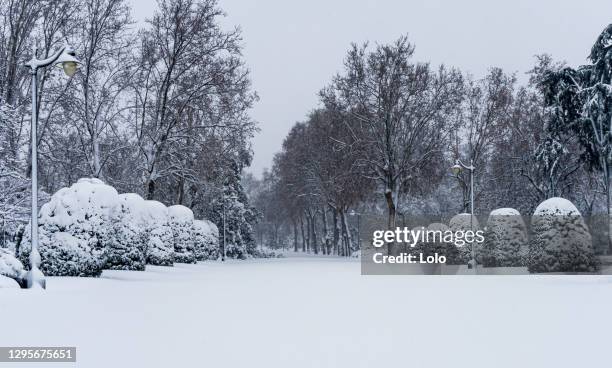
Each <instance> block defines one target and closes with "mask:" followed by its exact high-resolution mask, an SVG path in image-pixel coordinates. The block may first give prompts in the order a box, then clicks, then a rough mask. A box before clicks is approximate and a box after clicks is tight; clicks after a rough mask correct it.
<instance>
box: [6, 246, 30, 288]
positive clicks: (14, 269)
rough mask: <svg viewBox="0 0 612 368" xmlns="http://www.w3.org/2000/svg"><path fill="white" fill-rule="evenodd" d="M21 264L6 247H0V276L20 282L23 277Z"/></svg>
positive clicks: (23, 272) (23, 271)
mask: <svg viewBox="0 0 612 368" xmlns="http://www.w3.org/2000/svg"><path fill="white" fill-rule="evenodd" d="M25 273H26V272H25V270H24V269H23V264H21V262H20V261H19V260H18V259H17V258H15V256H14V255H13V253H11V252H10V251H9V250H8V249H4V248H0V276H6V277H10V278H12V279H14V280H15V281H17V282H18V283H22V282H23V281H24V279H25Z"/></svg>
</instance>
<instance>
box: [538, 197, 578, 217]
mask: <svg viewBox="0 0 612 368" xmlns="http://www.w3.org/2000/svg"><path fill="white" fill-rule="evenodd" d="M533 215H534V216H544V215H558V216H567V215H577V216H581V215H580V212H579V211H578V209H577V208H576V206H574V204H573V203H572V202H570V201H568V200H567V199H565V198H560V197H554V198H549V199H547V200H545V201H544V202H542V203H540V205H539V206H538V207H537V208H536V210H535V211H534V213H533Z"/></svg>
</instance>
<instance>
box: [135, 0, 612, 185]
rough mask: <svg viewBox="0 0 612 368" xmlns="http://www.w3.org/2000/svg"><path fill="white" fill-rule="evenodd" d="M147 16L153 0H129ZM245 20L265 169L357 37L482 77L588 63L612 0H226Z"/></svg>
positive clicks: (231, 12) (237, 18)
mask: <svg viewBox="0 0 612 368" xmlns="http://www.w3.org/2000/svg"><path fill="white" fill-rule="evenodd" d="M130 1H131V2H132V6H133V12H134V18H135V19H136V20H138V21H142V20H143V19H144V18H146V17H149V16H150V15H151V14H152V13H153V10H154V8H155V7H154V6H153V4H152V3H153V1H150V0H146V1H145V0H130ZM219 3H220V6H221V7H222V8H223V9H224V10H225V11H226V12H227V14H228V16H227V18H226V19H225V20H224V23H225V24H227V25H228V26H229V25H240V26H241V28H242V30H243V38H244V57H245V59H246V63H247V65H248V66H249V68H250V69H251V73H252V80H253V86H254V88H255V90H256V91H257V92H258V93H259V96H260V98H261V99H260V101H259V103H258V104H257V105H256V106H255V108H254V109H253V111H252V116H253V118H254V119H255V120H257V121H258V122H259V126H260V128H261V132H260V133H259V134H258V135H257V136H256V137H255V139H254V142H253V143H254V151H255V158H254V162H253V165H252V167H251V168H250V169H249V171H251V172H253V173H255V174H256V175H259V174H260V173H261V172H262V170H263V169H264V168H265V167H270V165H271V163H272V157H273V155H274V153H275V152H277V151H279V150H280V147H281V144H282V141H283V139H284V137H285V135H286V134H287V132H288V131H289V129H290V128H291V126H292V125H293V124H294V123H295V122H296V121H301V120H303V119H305V117H306V115H307V114H308V112H309V111H311V110H312V109H313V108H314V107H316V106H317V105H318V99H317V92H318V91H319V90H320V89H321V88H322V87H323V86H324V85H325V84H327V83H328V82H329V80H330V78H331V77H332V76H333V75H334V74H335V73H337V72H338V71H340V70H341V68H342V60H343V58H344V56H345V53H346V51H347V50H348V48H349V45H350V43H351V42H358V43H361V42H364V41H370V42H371V43H386V42H391V41H393V40H395V39H396V38H397V37H399V36H400V35H402V34H408V36H409V39H410V40H411V42H413V43H414V44H415V45H416V52H415V59H416V60H418V61H430V62H432V63H433V64H435V65H438V64H441V63H444V64H447V65H450V66H455V67H458V68H460V69H462V70H464V71H467V72H470V73H472V74H473V75H474V76H476V77H478V76H482V75H483V74H485V73H486V71H487V69H488V68H489V67H491V66H499V67H502V68H504V69H505V70H507V71H511V72H517V73H519V74H520V75H519V78H521V80H523V81H524V80H525V78H524V77H523V76H522V75H523V74H524V72H525V71H527V70H529V69H530V68H531V66H532V65H533V62H534V58H533V56H534V55H535V54H540V53H549V54H551V55H553V57H555V58H556V59H562V60H566V61H567V62H568V63H569V64H570V65H577V64H581V63H584V62H585V60H586V56H587V53H588V51H589V49H590V47H591V46H592V44H593V41H594V40H595V38H596V37H597V36H598V35H599V33H600V31H601V30H602V29H603V28H604V26H606V25H607V24H609V23H610V22H612V0H518V1H517V0H512V1H510V0H505V1H494V0H461V1H457V0H395V1H393V0H376V1H374V0H301V1H292V0H257V1H255V0H219Z"/></svg>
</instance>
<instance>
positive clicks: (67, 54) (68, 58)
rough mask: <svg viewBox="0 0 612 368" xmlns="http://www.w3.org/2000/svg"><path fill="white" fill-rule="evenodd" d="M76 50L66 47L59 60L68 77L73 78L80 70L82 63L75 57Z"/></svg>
mask: <svg viewBox="0 0 612 368" xmlns="http://www.w3.org/2000/svg"><path fill="white" fill-rule="evenodd" d="M74 55H75V52H74V49H73V48H72V47H70V46H69V45H66V47H65V48H64V51H63V52H62V54H61V55H60V56H59V57H58V58H57V61H56V62H57V64H58V65H61V66H62V69H64V73H66V75H67V76H69V77H72V76H73V75H74V74H75V73H76V72H77V69H78V68H79V64H80V63H81V62H80V61H79V60H78V59H77V58H76V57H75V56H74Z"/></svg>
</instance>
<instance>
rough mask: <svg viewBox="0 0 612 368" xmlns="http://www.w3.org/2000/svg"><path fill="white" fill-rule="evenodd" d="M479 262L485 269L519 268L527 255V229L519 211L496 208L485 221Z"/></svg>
mask: <svg viewBox="0 0 612 368" xmlns="http://www.w3.org/2000/svg"><path fill="white" fill-rule="evenodd" d="M484 237H485V242H484V244H483V245H482V252H481V253H480V255H481V257H480V258H481V261H482V264H483V265H484V266H485V267H520V266H524V265H525V258H526V255H527V229H526V227H525V222H524V221H523V218H522V217H521V214H520V212H519V211H517V210H515V209H513V208H498V209H496V210H493V211H491V213H490V214H489V218H488V219H487V227H486V231H485V235H484Z"/></svg>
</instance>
